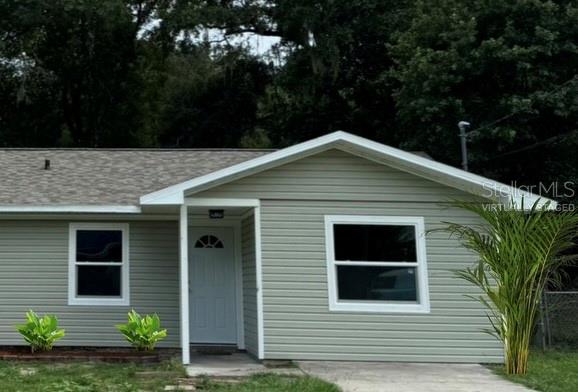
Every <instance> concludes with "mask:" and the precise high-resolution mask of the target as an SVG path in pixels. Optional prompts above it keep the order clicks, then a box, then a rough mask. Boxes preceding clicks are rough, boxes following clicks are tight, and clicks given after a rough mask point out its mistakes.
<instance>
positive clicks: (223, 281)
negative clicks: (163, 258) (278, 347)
mask: <svg viewBox="0 0 578 392" xmlns="http://www.w3.org/2000/svg"><path fill="white" fill-rule="evenodd" d="M179 212H180V213H179V280H180V331H181V336H180V343H181V350H182V362H183V363H184V364H189V363H191V347H195V346H196V345H200V346H212V345H215V346H230V347H236V348H238V349H239V350H246V351H247V352H248V353H249V354H251V355H252V356H254V357H256V358H258V359H262V358H263V333H262V331H263V315H262V294H261V243H260V238H261V235H260V231H261V229H260V203H259V200H256V199H205V198H193V197H188V198H185V199H184V202H183V204H182V205H180V206H179Z"/></svg>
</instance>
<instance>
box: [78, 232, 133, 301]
mask: <svg viewBox="0 0 578 392" xmlns="http://www.w3.org/2000/svg"><path fill="white" fill-rule="evenodd" d="M68 268H69V271H68V304H69V305H128V304H129V271H128V225H127V224H118V223H71V224H70V236H69V266H68Z"/></svg>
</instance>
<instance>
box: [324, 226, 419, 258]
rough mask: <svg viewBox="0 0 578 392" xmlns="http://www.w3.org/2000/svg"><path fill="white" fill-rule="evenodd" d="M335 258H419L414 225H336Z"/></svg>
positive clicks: (334, 229)
mask: <svg viewBox="0 0 578 392" xmlns="http://www.w3.org/2000/svg"><path fill="white" fill-rule="evenodd" d="M333 234H334V235H333V239H334V242H335V260H341V261H345V260H350V261H409V262H416V261H417V256H416V244H415V228H414V226H391V225H343V224H337V225H334V226H333Z"/></svg>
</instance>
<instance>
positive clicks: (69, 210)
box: [0, 205, 142, 214]
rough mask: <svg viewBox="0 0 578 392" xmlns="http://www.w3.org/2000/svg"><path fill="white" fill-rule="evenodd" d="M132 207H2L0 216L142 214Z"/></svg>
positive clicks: (135, 207)
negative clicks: (15, 214) (21, 214)
mask: <svg viewBox="0 0 578 392" xmlns="http://www.w3.org/2000/svg"><path fill="white" fill-rule="evenodd" d="M141 212H142V209H141V207H139V206H131V205H0V214H4V213H6V214H14V213H23V214H44V213H46V214H55V213H58V214H140V213H141Z"/></svg>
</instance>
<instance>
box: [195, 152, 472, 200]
mask: <svg viewBox="0 0 578 392" xmlns="http://www.w3.org/2000/svg"><path fill="white" fill-rule="evenodd" d="M195 196H198V197H219V198H228V197H246V198H260V199H287V200H351V201H354V200H364V201H400V200H403V201H415V202H418V201H422V202H424V201H425V202H429V201H436V202H438V201H448V200H452V199H455V198H459V197H464V196H466V194H465V193H464V192H462V191H460V190H457V189H454V188H449V187H447V186H445V185H441V184H438V183H436V182H433V181H430V180H426V179H423V178H421V177H417V176H414V175H411V174H408V173H405V172H402V171H399V170H397V169H393V168H391V167H388V166H385V165H381V164H378V163H375V162H372V161H369V160H367V159H364V158H360V157H357V156H355V155H352V154H349V153H346V152H343V151H340V150H329V151H325V152H322V153H319V154H317V155H313V156H310V157H307V158H303V159H301V160H298V161H295V162H292V163H288V164H285V165H282V166H279V167H277V168H273V169H269V170H267V171H264V172H262V173H258V174H255V175H252V176H248V177H245V178H242V179H240V180H237V181H233V182H231V183H228V184H224V185H221V186H218V187H216V188H213V189H210V190H207V191H204V192H201V193H199V194H196V195H195ZM467 197H470V196H469V195H467Z"/></svg>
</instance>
